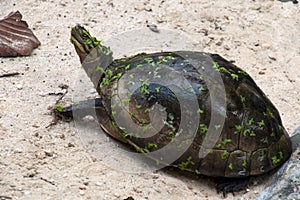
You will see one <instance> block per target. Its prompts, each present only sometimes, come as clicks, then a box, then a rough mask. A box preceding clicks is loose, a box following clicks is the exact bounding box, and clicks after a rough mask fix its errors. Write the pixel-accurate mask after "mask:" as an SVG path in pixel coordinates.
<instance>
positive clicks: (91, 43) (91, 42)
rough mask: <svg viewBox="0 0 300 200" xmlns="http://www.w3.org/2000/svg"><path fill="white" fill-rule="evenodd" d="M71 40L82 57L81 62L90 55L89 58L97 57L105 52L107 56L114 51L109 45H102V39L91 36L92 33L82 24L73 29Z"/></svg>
mask: <svg viewBox="0 0 300 200" xmlns="http://www.w3.org/2000/svg"><path fill="white" fill-rule="evenodd" d="M70 40H71V42H72V43H73V44H74V46H75V50H76V52H77V54H78V56H79V57H80V61H81V63H82V62H83V61H84V60H85V58H86V57H87V55H89V60H93V59H96V58H97V57H99V54H103V53H105V55H106V56H111V55H112V52H111V51H110V49H109V47H105V46H102V45H101V42H102V41H101V40H97V38H95V37H93V36H91V34H90V33H89V32H88V31H87V30H86V29H85V28H84V27H83V26H80V25H76V26H75V27H73V28H72V29H71V39H70Z"/></svg>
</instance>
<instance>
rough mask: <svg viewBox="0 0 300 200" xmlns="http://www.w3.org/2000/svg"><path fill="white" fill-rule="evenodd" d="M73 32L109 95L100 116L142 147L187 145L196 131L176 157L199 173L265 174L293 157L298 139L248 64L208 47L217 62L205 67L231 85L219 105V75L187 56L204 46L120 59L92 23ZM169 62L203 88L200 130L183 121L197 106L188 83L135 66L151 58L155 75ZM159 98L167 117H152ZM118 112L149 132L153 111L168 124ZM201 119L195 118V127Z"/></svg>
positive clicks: (197, 89)
mask: <svg viewBox="0 0 300 200" xmlns="http://www.w3.org/2000/svg"><path fill="white" fill-rule="evenodd" d="M71 32H72V37H71V42H72V43H73V44H74V46H75V49H76V52H77V54H78V55H79V57H80V61H81V63H82V65H83V68H84V69H85V71H86V72H87V74H88V76H89V77H90V79H91V80H92V82H93V83H94V85H95V87H96V89H97V92H98V93H99V95H100V97H101V100H99V99H98V101H101V105H100V106H99V107H98V108H97V114H98V116H97V117H98V121H99V123H100V125H101V127H102V128H103V130H104V131H105V132H106V133H107V134H109V135H110V136H112V137H114V138H115V139H117V140H119V141H122V142H125V143H128V144H129V145H130V146H133V147H134V148H135V149H136V150H137V151H139V152H141V153H144V154H148V153H149V152H155V151H158V150H160V149H161V148H164V147H165V146H166V145H167V144H169V143H172V142H175V143H176V145H177V146H178V148H180V145H181V143H180V142H184V141H185V139H187V138H190V137H192V136H193V137H192V142H191V144H190V145H189V147H188V148H187V149H186V150H185V152H184V153H183V154H181V155H179V157H178V158H177V159H176V160H175V161H174V162H172V163H171V165H172V166H175V167H178V168H180V169H182V170H187V171H192V172H195V173H196V174H204V175H208V176H214V177H231V178H243V177H248V176H253V175H260V174H264V173H266V172H268V171H270V170H272V169H274V168H276V167H278V166H280V165H282V164H283V163H284V162H285V161H286V160H287V159H288V158H289V157H290V155H291V152H292V147H291V141H290V138H289V136H288V134H287V132H286V130H285V129H284V127H283V125H282V122H281V119H280V115H279V113H278V111H277V109H276V108H275V107H274V105H273V104H272V103H271V101H270V100H269V99H268V98H267V97H266V95H265V94H264V93H263V92H262V90H261V89H260V88H259V87H258V86H257V85H256V84H255V82H254V81H253V79H252V78H251V77H250V76H249V75H248V74H247V73H246V72H245V71H243V70H242V69H240V68H238V67H236V66H235V65H234V64H232V63H231V62H229V61H227V60H225V59H224V58H222V57H221V56H219V55H217V54H209V53H205V55H206V56H207V57H208V58H209V59H210V60H211V65H209V66H205V67H206V68H210V70H214V71H215V72H218V73H220V75H221V79H222V81H223V83H224V87H225V94H226V104H225V106H221V105H218V104H216V105H212V101H211V95H210V89H211V88H208V84H207V83H208V82H213V81H214V80H212V77H209V76H208V75H207V74H205V73H202V72H204V71H205V70H207V69H203V67H202V68H201V67H200V68H199V67H198V68H199V69H202V70H204V71H201V70H199V69H198V68H197V67H195V66H194V65H193V64H191V63H194V62H190V61H191V60H190V59H188V60H187V59H186V57H185V55H186V56H187V57H188V56H189V55H197V54H198V53H199V52H188V51H182V52H159V53H152V54H145V53H143V54H138V55H135V56H132V57H128V58H122V59H117V60H113V59H112V51H111V50H110V49H109V47H105V46H102V45H101V42H100V41H98V40H97V39H96V38H94V37H92V36H91V35H90V34H89V33H88V31H87V30H86V29H84V28H83V27H81V26H79V25H77V26H76V27H74V28H72V31H71ZM199 55H200V54H199ZM201 55H203V54H201ZM195 57H196V58H195ZM192 59H194V61H197V63H201V62H202V61H201V59H202V58H201V56H199V58H197V56H194V58H192ZM197 59H198V60H197ZM161 65H163V66H168V67H169V68H170V69H171V70H173V71H174V72H176V73H177V74H179V75H182V77H184V79H185V80H187V81H188V82H189V84H190V86H191V87H190V88H188V89H189V90H190V94H193V95H195V96H196V99H197V103H198V106H199V109H198V110H197V111H196V114H197V115H199V116H198V118H197V119H199V120H197V121H196V126H197V132H196V133H195V134H193V133H186V132H183V131H182V129H180V122H181V117H182V114H184V113H185V112H187V113H188V112H189V110H186V108H188V107H186V105H182V104H180V103H179V100H178V98H177V97H178V95H181V96H182V98H183V99H185V102H187V103H189V102H190V99H189V98H190V96H189V95H187V94H186V92H187V91H183V92H182V91H181V90H179V91H181V92H180V93H179V94H178V93H176V94H175V92H174V91H173V90H171V89H170V88H169V87H168V85H167V84H166V83H165V82H164V81H162V79H157V80H158V81H156V82H151V81H148V80H147V78H146V77H145V76H143V75H142V76H141V77H138V78H137V77H135V76H139V75H140V74H139V73H136V71H135V70H139V69H141V70H144V68H145V66H147V67H148V68H149V67H150V68H151V67H152V74H151V76H154V78H155V76H157V77H159V76H166V74H164V71H160V70H161V67H160V66H161ZM176 73H175V74H176ZM124 76H126V77H127V78H126V79H125V80H126V81H121V79H122V77H123V78H124ZM170 76H171V78H172V74H170V75H168V77H169V78H170ZM204 76H205V77H204ZM175 78H176V77H175ZM135 84H137V85H140V86H139V87H138V88H135V89H133V90H131V92H130V93H129V95H127V98H125V99H124V98H123V97H122V98H121V97H120V96H119V93H116V90H120V88H130V87H131V86H134V85H135ZM178 85H180V80H178ZM215 87H216V88H218V86H215ZM115 97H116V98H117V99H118V98H119V99H122V103H123V105H125V106H126V109H127V110H126V111H125V112H123V111H122V112H118V110H116V109H115V107H116V106H118V105H116V103H115V100H114V98H115ZM157 104H159V105H161V106H162V107H163V108H164V109H161V112H162V113H166V115H163V114H162V116H165V118H164V117H160V115H157V116H154V117H152V118H151V116H150V115H151V112H152V110H151V109H152V108H153V106H154V105H157ZM214 109H215V110H218V111H219V112H221V114H222V115H224V117H225V122H224V125H223V126H221V125H218V124H217V125H215V126H214V128H215V129H214V130H215V131H220V132H221V135H220V137H219V138H218V140H217V141H216V142H215V143H214V144H213V146H212V148H211V149H208V150H207V154H206V155H205V156H204V157H199V151H200V148H201V145H202V144H203V141H204V139H205V138H209V137H210V135H208V134H212V133H208V127H209V124H210V121H211V117H212V110H214ZM194 113H195V112H194ZM116 117H119V119H122V121H123V122H124V124H125V125H126V124H129V125H130V124H132V123H134V124H137V125H138V126H140V127H144V129H142V130H144V131H145V132H147V130H146V127H147V129H151V128H152V129H153V128H154V129H155V128H156V127H155V126H147V125H149V124H151V123H152V121H151V120H153V119H154V120H156V121H158V123H159V121H162V122H163V127H162V128H161V129H159V130H158V131H157V133H156V134H154V135H149V137H145V134H146V136H147V133H142V132H132V131H130V130H129V129H130V128H128V127H130V126H128V127H122V126H120V124H119V123H118V122H116ZM194 125H195V123H193V124H191V125H187V127H189V126H191V127H192V126H194ZM149 127H150V128H149ZM221 127H222V130H220V128H221ZM185 131H186V130H185ZM187 132H189V131H187ZM143 134H144V135H143ZM184 135H187V136H184ZM141 136H142V137H141ZM181 136H182V137H181ZM180 137H181V138H180ZM178 138H180V141H179V140H178ZM182 139H183V140H182ZM174 153H176V151H174V152H169V154H167V155H166V154H162V155H161V156H160V157H159V158H154V160H155V161H156V163H163V162H164V160H165V159H166V157H168V156H170V155H171V154H174Z"/></svg>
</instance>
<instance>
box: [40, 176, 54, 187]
mask: <svg viewBox="0 0 300 200" xmlns="http://www.w3.org/2000/svg"><path fill="white" fill-rule="evenodd" d="M41 180H43V181H45V182H47V183H50V184H51V185H55V183H54V182H53V181H49V180H47V179H46V178H43V177H41Z"/></svg>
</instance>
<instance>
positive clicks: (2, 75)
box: [0, 72, 20, 78]
mask: <svg viewBox="0 0 300 200" xmlns="http://www.w3.org/2000/svg"><path fill="white" fill-rule="evenodd" d="M19 74H20V73H19V72H12V73H7V74H1V75H0V78H3V77H9V76H17V75H19Z"/></svg>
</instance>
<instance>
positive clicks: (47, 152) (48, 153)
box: [44, 150, 54, 157]
mask: <svg viewBox="0 0 300 200" xmlns="http://www.w3.org/2000/svg"><path fill="white" fill-rule="evenodd" d="M44 152H45V154H46V156H49V157H52V156H53V154H54V153H53V151H51V150H44Z"/></svg>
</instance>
